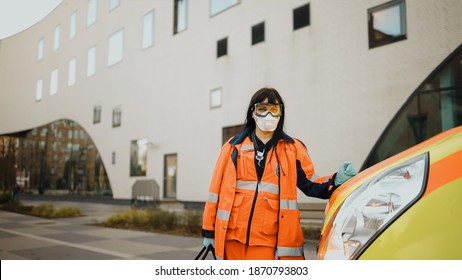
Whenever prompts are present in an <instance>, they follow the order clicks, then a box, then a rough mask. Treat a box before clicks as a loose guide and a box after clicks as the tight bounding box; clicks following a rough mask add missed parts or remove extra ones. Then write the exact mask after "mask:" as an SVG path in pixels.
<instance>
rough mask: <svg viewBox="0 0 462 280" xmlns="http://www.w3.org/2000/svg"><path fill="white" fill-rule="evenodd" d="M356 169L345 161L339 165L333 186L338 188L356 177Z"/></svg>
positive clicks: (349, 162)
mask: <svg viewBox="0 0 462 280" xmlns="http://www.w3.org/2000/svg"><path fill="white" fill-rule="evenodd" d="M356 173H357V172H356V169H355V167H354V166H353V164H352V163H351V161H345V162H344V163H342V165H340V167H339V169H338V172H337V175H336V176H335V182H334V183H335V185H336V186H340V185H341V184H343V183H345V182H346V181H348V180H349V179H350V178H351V177H353V176H355V175H356Z"/></svg>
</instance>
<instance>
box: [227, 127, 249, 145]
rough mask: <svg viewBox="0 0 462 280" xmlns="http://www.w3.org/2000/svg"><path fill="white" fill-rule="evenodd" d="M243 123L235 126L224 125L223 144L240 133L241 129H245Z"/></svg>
mask: <svg viewBox="0 0 462 280" xmlns="http://www.w3.org/2000/svg"><path fill="white" fill-rule="evenodd" d="M244 126H245V125H243V124H240V125H235V126H228V127H223V134H222V145H223V144H225V143H226V141H228V140H229V139H230V138H231V137H233V136H234V135H236V134H238V133H239V132H240V131H241V130H243V129H244Z"/></svg>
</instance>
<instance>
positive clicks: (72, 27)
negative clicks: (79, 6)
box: [69, 12, 77, 39]
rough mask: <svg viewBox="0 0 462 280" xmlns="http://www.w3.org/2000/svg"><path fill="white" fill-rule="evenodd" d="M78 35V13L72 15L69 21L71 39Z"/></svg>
mask: <svg viewBox="0 0 462 280" xmlns="http://www.w3.org/2000/svg"><path fill="white" fill-rule="evenodd" d="M75 35H77V12H74V13H72V15H71V18H70V20H69V39H72V38H74V37H75Z"/></svg>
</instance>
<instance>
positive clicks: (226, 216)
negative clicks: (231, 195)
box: [217, 209, 231, 221]
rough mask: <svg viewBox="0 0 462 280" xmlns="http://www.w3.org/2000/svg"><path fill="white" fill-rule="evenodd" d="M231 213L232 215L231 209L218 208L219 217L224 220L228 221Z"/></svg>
mask: <svg viewBox="0 0 462 280" xmlns="http://www.w3.org/2000/svg"><path fill="white" fill-rule="evenodd" d="M230 215H231V212H229V211H225V210H221V209H218V211H217V218H218V219H220V220H223V221H228V220H229V216H230Z"/></svg>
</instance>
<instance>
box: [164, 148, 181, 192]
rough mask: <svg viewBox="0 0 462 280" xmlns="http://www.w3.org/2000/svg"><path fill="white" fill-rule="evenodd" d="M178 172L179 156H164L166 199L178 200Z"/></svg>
mask: <svg viewBox="0 0 462 280" xmlns="http://www.w3.org/2000/svg"><path fill="white" fill-rule="evenodd" d="M177 172H178V157H177V154H169V155H165V156H164V197H165V198H176V182H177Z"/></svg>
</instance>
